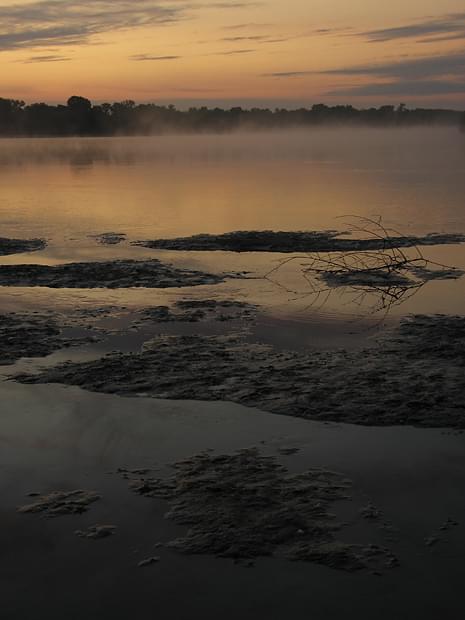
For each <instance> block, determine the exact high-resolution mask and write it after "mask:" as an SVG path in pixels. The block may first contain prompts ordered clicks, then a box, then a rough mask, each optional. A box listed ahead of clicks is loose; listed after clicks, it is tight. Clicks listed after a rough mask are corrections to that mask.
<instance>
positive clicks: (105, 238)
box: [90, 232, 126, 245]
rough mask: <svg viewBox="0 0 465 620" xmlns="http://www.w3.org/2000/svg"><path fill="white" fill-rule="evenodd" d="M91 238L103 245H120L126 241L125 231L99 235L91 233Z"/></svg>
mask: <svg viewBox="0 0 465 620" xmlns="http://www.w3.org/2000/svg"><path fill="white" fill-rule="evenodd" d="M90 238H91V239H95V240H96V241H97V242H98V243H100V244H101V245H119V244H120V243H122V242H123V241H126V235H125V234H124V233H115V232H106V233H101V234H99V235H90Z"/></svg>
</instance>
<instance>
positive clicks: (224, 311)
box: [140, 299, 257, 323]
mask: <svg viewBox="0 0 465 620" xmlns="http://www.w3.org/2000/svg"><path fill="white" fill-rule="evenodd" d="M256 313H257V306H255V305H253V304H249V303H247V302H243V301H234V300H227V299H226V300H216V299H198V300H196V299H192V300H191V299H185V300H181V301H178V302H176V303H175V304H173V306H171V307H169V306H153V307H152V308H146V309H144V310H143V311H142V312H141V319H140V323H172V322H181V323H198V322H200V321H234V320H251V319H252V318H253V317H254V316H255V315H256Z"/></svg>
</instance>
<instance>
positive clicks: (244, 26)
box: [223, 22, 271, 30]
mask: <svg viewBox="0 0 465 620" xmlns="http://www.w3.org/2000/svg"><path fill="white" fill-rule="evenodd" d="M269 26H271V24H257V23H254V22H250V23H248V24H232V25H230V26H223V30H246V29H248V28H268V27H269Z"/></svg>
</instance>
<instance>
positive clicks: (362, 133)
mask: <svg viewBox="0 0 465 620" xmlns="http://www.w3.org/2000/svg"><path fill="white" fill-rule="evenodd" d="M463 169H465V146H464V144H463V135H462V134H460V133H459V132H457V131H455V130H453V129H428V130H413V129H412V130H408V131H385V130H375V129H373V130H350V129H332V130H316V131H312V132H298V133H284V132H283V133H275V134H245V135H241V134H235V135H231V136H184V137H182V136H178V137H176V136H174V137H173V136H171V137H167V136H166V137H154V138H146V139H132V138H121V139H113V140H111V139H109V140H107V139H101V140H98V139H76V140H16V141H13V140H3V141H0V182H1V186H2V192H1V195H0V225H1V234H2V235H4V236H17V237H26V236H30V237H33V236H34V237H35V236H44V237H46V238H47V239H49V243H50V245H49V248H48V249H47V250H46V251H45V252H39V253H35V254H30V255H21V256H20V257H18V256H10V257H3V258H2V259H1V262H2V263H3V264H14V263H15V262H18V261H19V260H20V261H21V262H34V263H35V262H37V263H40V262H43V263H49V264H56V263H60V262H66V261H79V260H86V261H87V260H103V259H110V258H146V257H158V258H161V259H162V260H169V261H170V262H175V263H176V264H177V265H180V266H187V267H190V266H194V267H195V268H199V269H205V270H213V271H217V270H223V269H224V270H232V271H236V270H238V271H240V270H250V271H252V272H254V273H255V274H259V275H263V274H264V273H266V272H267V271H268V270H269V269H270V267H273V265H274V261H276V260H279V256H270V255H259V254H247V255H231V254H227V253H214V254H209V253H198V252H196V253H190V254H182V253H176V252H173V253H172V252H168V253H166V252H165V253H163V252H153V251H149V250H144V249H142V248H135V247H131V246H130V245H129V244H128V243H122V244H120V245H117V246H113V247H105V246H102V245H99V244H98V243H96V241H95V239H92V238H89V235H92V234H97V233H102V232H110V231H111V232H124V233H127V234H128V237H129V240H134V239H140V238H157V237H174V236H183V235H189V234H195V233H199V232H210V233H221V232H224V231H231V230H253V229H261V230H263V229H273V230H322V229H328V228H331V229H334V228H336V229H343V228H344V225H343V223H341V221H339V220H337V219H336V218H337V217H339V216H341V215H348V214H357V215H360V216H374V215H381V216H382V218H383V222H385V223H386V224H387V225H391V226H394V227H396V228H398V229H400V230H401V231H402V232H404V233H424V232H443V231H447V232H463V231H464V230H465V215H464V211H463V196H464V195H465V177H464V175H463ZM424 254H425V256H426V257H427V258H428V259H430V260H435V261H438V262H441V263H444V264H447V265H453V266H456V267H460V268H462V269H463V268H464V267H465V251H464V248H463V247H460V246H438V247H429V248H425V249H424ZM280 276H281V277H284V279H285V282H286V285H287V288H290V289H292V290H297V291H302V292H303V293H305V289H304V286H305V282H304V281H302V279H301V274H300V269H299V266H298V263H297V262H296V264H294V265H291V266H289V268H288V269H285V270H283V271H282V272H281V274H280ZM464 286H465V285H464V283H463V281H462V282H460V281H457V282H453V281H452V282H451V281H448V282H430V283H428V284H427V286H425V287H423V289H422V290H421V291H420V292H419V293H418V294H417V295H416V296H415V298H414V299H411V300H409V301H408V302H407V303H406V304H404V305H403V306H402V307H399V308H398V309H397V310H396V311H397V312H400V313H408V312H465V302H464V301H463V300H464V299H465V295H464V294H463V293H464V288H463V287H464ZM186 293H187V291H181V292H180V294H181V295H182V294H186ZM218 293H219V294H221V295H223V294H224V295H226V294H236V295H239V296H247V297H251V298H252V299H253V300H255V301H259V302H260V303H263V304H265V305H266V306H268V307H269V308H271V309H272V313H273V314H274V315H275V316H288V315H293V316H295V317H297V316H300V319H302V320H306V319H308V312H307V313H306V312H305V308H306V307H307V306H308V304H309V300H308V299H305V295H303V297H302V299H300V298H299V295H290V294H286V292H285V291H283V290H280V289H279V287H277V286H273V285H272V284H271V283H269V282H262V281H260V280H254V281H246V282H240V281H231V282H228V283H226V284H223V285H221V286H220V287H219V289H218ZM170 294H171V293H170ZM189 294H190V295H194V296H195V295H204V290H202V291H200V290H199V291H189ZM0 296H1V298H2V301H1V303H2V306H11V305H12V304H11V300H13V299H14V303H18V302H19V301H20V302H21V303H24V304H25V305H29V304H30V305H34V304H35V303H38V304H41V303H44V304H46V303H49V302H50V300H51V299H52V300H53V303H58V304H61V303H64V304H66V303H68V301H69V300H72V302H71V303H77V300H82V299H91V300H92V301H97V300H104V299H108V298H111V300H112V303H114V302H115V300H116V301H117V302H118V303H124V304H129V305H131V304H133V305H137V304H139V303H144V304H147V303H149V304H150V303H156V302H155V301H154V300H157V299H160V297H163V295H162V294H161V293H160V291H111V292H109V293H105V292H104V291H91V292H87V291H86V292H79V291H72V292H70V291H40V292H39V291H38V289H35V290H33V291H28V290H21V291H20V290H15V291H6V290H5V289H3V290H2V292H1V295H0ZM42 300H43V301H42ZM66 300H68V301H66ZM310 301H311V300H310ZM341 310H344V312H345V313H348V314H351V313H354V312H355V313H357V311H356V309H355V308H350V307H345V308H343V303H342V302H341V301H338V296H337V295H335V296H332V298H331V300H329V301H328V303H327V304H326V306H325V308H324V309H323V311H324V313H325V314H327V315H332V314H337V313H338V312H339V311H341Z"/></svg>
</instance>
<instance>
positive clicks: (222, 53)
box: [206, 49, 255, 56]
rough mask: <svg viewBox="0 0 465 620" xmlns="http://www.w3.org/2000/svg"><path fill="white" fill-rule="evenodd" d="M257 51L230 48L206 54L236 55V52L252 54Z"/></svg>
mask: <svg viewBox="0 0 465 620" xmlns="http://www.w3.org/2000/svg"><path fill="white" fill-rule="evenodd" d="M252 52H255V50H246V49H244V50H228V51H226V52H212V53H211V54H206V56H234V55H236V54H251V53H252Z"/></svg>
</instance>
